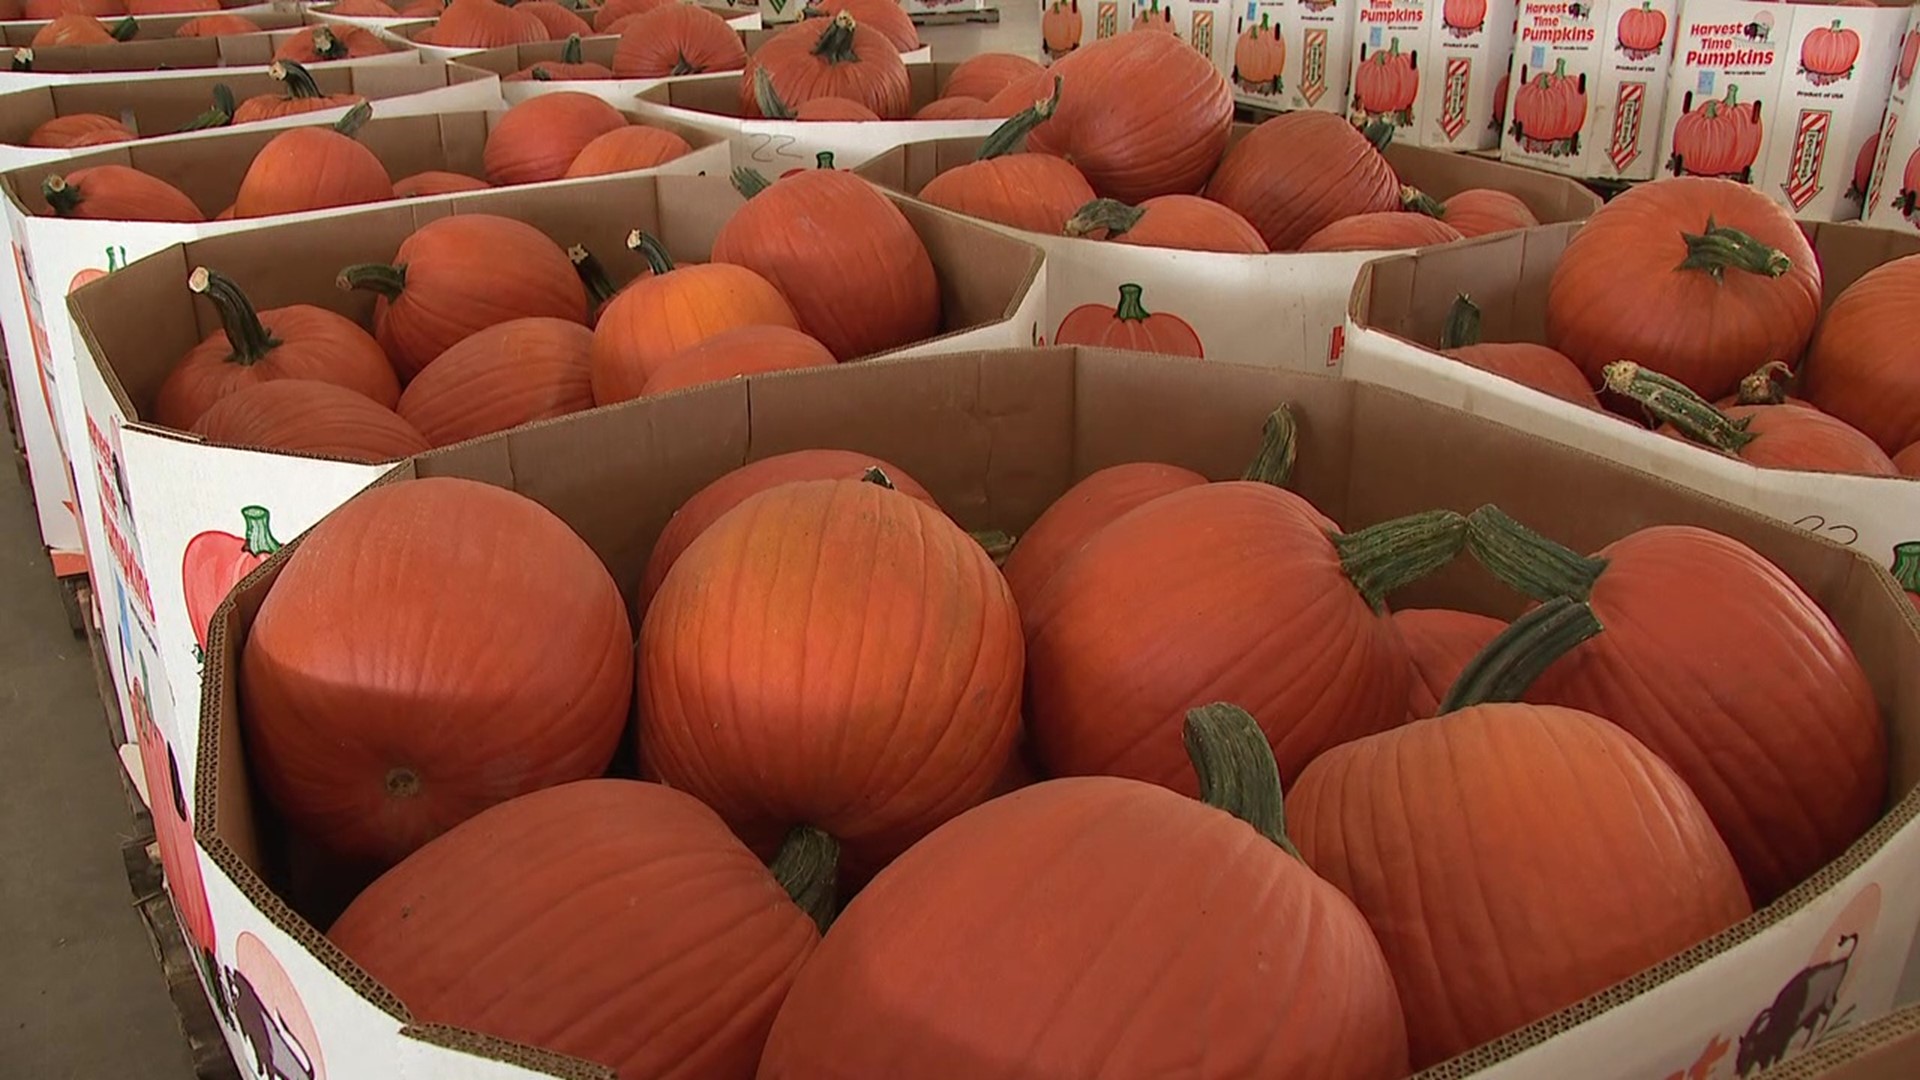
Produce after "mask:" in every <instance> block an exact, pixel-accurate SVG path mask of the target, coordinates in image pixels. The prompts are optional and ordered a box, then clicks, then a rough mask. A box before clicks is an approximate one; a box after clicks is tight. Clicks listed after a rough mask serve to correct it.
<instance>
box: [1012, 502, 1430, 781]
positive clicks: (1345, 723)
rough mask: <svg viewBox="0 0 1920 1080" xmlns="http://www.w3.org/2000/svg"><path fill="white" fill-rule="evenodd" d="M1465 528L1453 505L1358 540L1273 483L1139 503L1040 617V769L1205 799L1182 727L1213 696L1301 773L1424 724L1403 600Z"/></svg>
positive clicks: (1361, 534) (1036, 704)
mask: <svg viewBox="0 0 1920 1080" xmlns="http://www.w3.org/2000/svg"><path fill="white" fill-rule="evenodd" d="M1465 534H1466V528H1465V522H1464V521H1463V520H1462V519H1461V517H1460V516H1459V515H1458V514H1454V513H1452V512H1450V511H1433V512H1430V513H1427V514H1419V515H1414V516H1413V517H1410V518H1404V519H1399V520H1395V521H1389V522H1385V523H1382V524H1379V525H1375V526H1372V527H1371V528H1368V529H1363V530H1360V531H1358V532H1354V533H1341V532H1340V531H1338V529H1337V528H1336V527H1334V526H1333V524H1332V522H1330V521H1328V520H1327V519H1326V518H1325V517H1324V516H1323V515H1321V514H1320V512H1319V511H1318V510H1316V509H1314V507H1313V506H1312V505H1311V504H1310V503H1308V502H1307V501H1306V500H1305V499H1302V498H1301V497H1299V496H1298V495H1295V494H1293V493H1292V492H1290V491H1286V490H1284V489H1282V488H1279V487H1276V486H1274V485H1271V484H1266V483H1261V482H1258V481H1232V482H1226V483H1215V484H1206V485H1204V486H1199V487H1192V488H1186V489H1184V490H1180V491H1175V492H1173V493H1171V494H1168V495H1163V496H1161V497H1160V498H1158V499H1155V500H1153V501H1152V502H1149V503H1147V504H1145V505H1144V506H1141V507H1139V508H1138V509H1136V510H1134V511H1133V512H1132V513H1129V514H1127V515H1126V516H1125V517H1122V518H1120V519H1118V520H1116V521H1114V522H1112V523H1111V524H1109V525H1108V526H1107V527H1106V528H1104V529H1102V530H1100V531H1099V532H1098V533H1097V534H1095V535H1094V537H1093V538H1092V539H1091V540H1090V541H1088V542H1087V544H1086V546H1084V547H1082V548H1081V549H1080V552H1079V554H1078V555H1076V556H1075V557H1074V558H1073V559H1072V560H1070V561H1068V562H1067V563H1066V564H1065V565H1063V566H1061V567H1060V569H1059V570H1058V571H1057V572H1056V573H1055V574H1054V575H1053V580H1052V581H1051V582H1050V583H1049V584H1048V585H1047V587H1046V590H1045V591H1044V592H1043V593H1042V594H1041V595H1040V597H1039V598H1038V602H1037V603H1036V604H1035V605H1034V606H1033V607H1032V608H1031V609H1030V610H1029V611H1028V612H1027V613H1026V620H1027V627H1028V631H1029V634H1028V644H1027V663H1028V670H1029V673H1030V676H1031V677H1030V680H1029V685H1028V695H1027V722H1028V731H1029V733H1030V734H1031V735H1032V737H1033V740H1034V746H1035V747H1036V749H1037V750H1038V751H1039V756H1040V760H1041V761H1042V762H1044V763H1045V764H1046V766H1047V767H1048V770H1049V771H1050V772H1051V773H1053V774H1054V775H1097V774H1105V775H1113V776H1129V777H1133V778H1135V779H1139V780H1147V781H1150V782H1154V783H1160V784H1166V785H1168V786H1172V787H1174V788H1175V789H1176V790H1180V791H1184V792H1186V793H1187V794H1192V793H1193V792H1194V787H1193V780H1192V777H1191V776H1190V775H1188V774H1187V772H1186V770H1185V769H1184V768H1182V759H1181V756H1180V752H1179V751H1180V746H1179V742H1180V740H1179V717H1180V716H1181V715H1183V713H1184V712H1185V710H1187V709H1190V708H1194V707H1196V706H1197V705H1200V704H1205V703H1206V702H1207V701H1211V700H1232V701H1240V702H1246V703H1249V704H1250V705H1252V706H1253V708H1252V709H1251V711H1252V712H1253V714H1254V716H1255V717H1256V718H1257V719H1258V720H1259V721H1260V726H1261V728H1262V729H1263V730H1264V731H1266V733H1267V735H1268V737H1269V738H1270V739H1271V740H1272V743H1273V748H1274V753H1275V754H1276V755H1277V756H1278V757H1279V759H1280V771H1281V775H1282V776H1284V777H1288V778H1291V777H1293V776H1296V775H1298V773H1299V770H1300V768H1301V766H1303V765H1305V764H1306V763H1307V762H1308V761H1309V760H1311V759H1312V758H1313V757H1314V755H1315V754H1318V753H1319V752H1320V751H1322V750H1325V749H1326V748H1328V747H1330V746H1334V745H1336V744H1338V743H1341V742H1345V741H1347V740H1350V739H1354V738H1358V737H1359V736H1361V735H1365V734H1369V733H1371V732H1374V731H1381V730H1385V729H1386V728H1390V727H1394V726H1397V725H1399V724H1402V723H1404V722H1406V720H1407V719H1408V713H1407V702H1408V698H1409V694H1410V689H1409V685H1408V684H1409V681H1410V680H1411V679H1412V668H1411V665H1410V662H1409V661H1408V659H1407V652H1406V646H1405V644H1404V643H1403V642H1402V641H1401V640H1400V636H1399V633H1398V631H1396V630H1395V629H1394V627H1393V624H1392V623H1391V622H1390V621H1389V620H1388V618H1387V616H1386V613H1385V610H1384V602H1385V597H1386V596H1387V595H1388V594H1389V593H1390V592H1392V591H1393V590H1395V589H1397V588H1399V587H1401V586H1402V585H1405V584H1408V583H1410V582H1412V581H1414V580H1417V579H1418V578H1419V577H1421V576H1423V575H1425V574H1426V573H1428V572H1429V571H1431V570H1433V569H1435V568H1436V567H1438V566H1441V565H1444V564H1445V563H1446V562H1448V561H1450V560H1451V559H1452V558H1453V556H1454V555H1455V554H1457V553H1458V551H1459V549H1460V545H1461V544H1462V543H1463V542H1464V540H1465ZM1173 567H1178V568H1180V572H1179V573H1177V574H1169V573H1168V572H1167V571H1168V569H1169V568H1173ZM1149 568H1152V569H1151V570H1150V569H1149Z"/></svg>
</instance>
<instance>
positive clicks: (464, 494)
mask: <svg viewBox="0 0 1920 1080" xmlns="http://www.w3.org/2000/svg"><path fill="white" fill-rule="evenodd" d="M369 597H378V598H379V599H380V602H379V603H368V598H369ZM632 640H633V638H632V631H631V628H630V625H629V623H628V621H627V611H626V604H625V603H624V602H623V601H622V600H621V598H620V590H619V587H618V586H616V585H615V584H614V582H613V578H612V577H611V576H609V575H608V573H607V568H606V567H605V566H604V565H602V564H601V562H600V559H599V557H598V556H596V555H595V554H594V553H593V550H592V549H591V548H589V547H587V545H586V542H585V541H583V540H581V539H580V537H579V536H578V535H576V534H575V533H574V531H573V530H572V529H571V528H569V527H568V526H567V524H566V522H564V521H561V520H560V519H559V518H557V517H555V516H554V515H553V514H552V513H551V512H550V511H548V510H547V509H546V508H545V507H542V506H541V505H540V504H538V503H536V502H534V501H533V500H531V499H528V498H526V497H524V496H521V495H516V494H514V493H513V492H511V491H507V490H505V489H502V488H497V487H493V486H492V485H489V484H482V483H478V482H476V481H472V480H459V479H454V478H451V477H435V478H431V479H424V480H412V481H407V482H405V483H397V484H389V485H386V486H384V487H377V488H373V489H370V490H368V491H366V492H363V493H362V494H360V495H359V496H356V497H355V498H353V499H351V500H349V501H348V502H347V503H346V504H345V505H343V506H341V507H340V508H339V509H337V510H335V511H333V512H332V513H331V514H329V515H327V517H325V518H324V519H322V520H321V521H320V523H319V524H317V525H315V526H314V527H313V528H312V529H310V530H308V532H307V534H306V536H305V537H304V538H303V539H302V541H301V545H300V548H299V550H298V551H296V552H295V553H294V555H293V557H292V558H290V559H288V560H287V562H286V563H285V565H284V566H283V567H282V568H281V570H280V576H279V578H278V580H276V581H275V583H274V586H273V588H272V590H271V591H270V592H268V593H267V596H266V598H265V599H264V600H263V601H262V602H261V605H260V611H259V615H258V616H257V617H256V618H255V620H254V624H253V630H252V632H251V633H250V634H248V636H247V642H246V645H245V647H244V650H243V652H242V655H241V660H240V715H241V725H242V730H243V731H244V732H245V735H246V746H247V753H248V757H249V759H250V760H251V762H252V765H253V776H254V778H255V780H256V781H257V782H258V783H259V784H260V786H261V789H262V790H263V791H265V792H266V794H267V797H268V798H269V799H270V800H271V801H272V802H273V804H274V805H275V806H277V807H278V808H279V809H280V811H281V813H282V814H284V815H285V816H286V818H287V820H288V822H289V824H291V825H292V826H293V827H294V828H296V829H298V830H299V831H300V832H301V833H302V834H304V835H306V836H309V837H311V838H312V839H314V840H315V841H316V842H318V843H320V844H321V845H323V846H325V847H327V848H328V849H330V850H332V851H335V852H337V853H338V854H341V855H345V856H350V857H357V858H363V859H366V860H369V861H378V862H382V863H393V862H398V861H399V860H401V859H403V858H405V857H406V856H407V855H408V854H409V853H411V852H413V851H414V850H415V849H417V848H418V847H420V845H422V844H424V843H426V842H427V841H429V840H431V839H433V838H434V837H435V836H438V835H440V834H441V833H444V832H445V831H447V830H448V829H450V828H452V827H454V826H455V825H458V824H460V823H461V822H463V821H465V820H467V819H468V818H471V817H472V816H473V815H475V814H477V813H479V812H480V811H482V810H485V809H486V808H487V807H489V806H492V805H494V804H496V803H501V802H505V801H506V800H508V799H511V798H513V797H514V796H516V795H523V794H525V793H527V792H530V791H538V790H539V789H541V788H546V787H552V786H553V785H555V784H561V783H565V782H567V781H569V780H580V779H585V778H587V777H591V776H598V775H600V773H601V772H603V771H604V770H605V769H606V767H607V763H608V762H609V761H610V760H611V759H612V757H613V751H614V745H615V743H616V742H618V740H619V738H620V731H621V728H622V727H623V726H624V725H625V723H626V714H627V703H628V700H629V695H630V694H631V693H632V689H633V665H632V649H631V642H632ZM429 641H430V642H432V647H431V648H423V647H422V643H423V642H429Z"/></svg>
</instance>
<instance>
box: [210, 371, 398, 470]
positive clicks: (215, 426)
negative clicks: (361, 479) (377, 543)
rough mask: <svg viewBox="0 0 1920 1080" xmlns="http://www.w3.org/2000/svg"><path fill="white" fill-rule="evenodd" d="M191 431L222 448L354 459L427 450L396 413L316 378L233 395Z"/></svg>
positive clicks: (394, 457)
mask: <svg viewBox="0 0 1920 1080" xmlns="http://www.w3.org/2000/svg"><path fill="white" fill-rule="evenodd" d="M193 431H194V434H196V435H198V436H200V437H201V438H203V439H205V440H207V441H208V442H211V443H219V444H221V445H223V446H246V447H263V448H266V449H269V450H285V451H289V452H292V453H302V454H323V455H326V456H328V457H339V458H346V459H348V460H350V461H365V462H378V461H395V460H398V459H400V458H404V457H411V456H413V455H414V454H420V453H425V452H426V451H427V450H428V449H429V446H428V444H427V440H426V437H425V436H423V435H421V434H420V432H419V431H417V430H415V429H414V427H413V425H412V424H409V423H407V422H406V421H405V420H403V419H401V418H400V416H399V415H398V414H397V413H395V412H394V411H393V410H392V409H389V408H387V407H386V406H384V405H380V404H377V403H375V402H374V401H373V400H372V399H370V398H368V397H366V396H364V395H362V394H357V393H355V392H353V391H352V390H348V389H345V388H344V387H340V386H335V385H333V384H332V383H324V382H316V381H314V380H312V379H276V380H274V381H273V382H263V383H257V384H255V385H253V386H249V387H246V388H245V389H242V390H239V391H237V392H235V393H232V394H229V395H227V396H226V397H224V398H221V399H220V400H219V401H218V402H217V403H215V405H214V406H213V408H211V409H208V410H207V411H206V412H205V413H202V414H201V416H200V419H199V420H198V421H196V422H195V423H194V425H193Z"/></svg>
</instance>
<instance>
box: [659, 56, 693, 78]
mask: <svg viewBox="0 0 1920 1080" xmlns="http://www.w3.org/2000/svg"><path fill="white" fill-rule="evenodd" d="M699 70H700V69H698V68H696V67H694V66H693V65H692V64H689V63H687V57H686V54H685V53H682V54H680V55H679V56H678V57H677V58H675V59H674V61H673V68H672V70H670V71H668V72H667V74H669V75H692V74H694V73H696V72H697V71H699Z"/></svg>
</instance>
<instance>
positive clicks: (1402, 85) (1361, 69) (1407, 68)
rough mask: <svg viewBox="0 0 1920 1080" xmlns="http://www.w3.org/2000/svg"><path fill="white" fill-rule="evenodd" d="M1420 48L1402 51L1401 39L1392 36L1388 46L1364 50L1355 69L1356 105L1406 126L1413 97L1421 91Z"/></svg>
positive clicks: (1374, 115)
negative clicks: (1412, 50) (1371, 50)
mask: <svg viewBox="0 0 1920 1080" xmlns="http://www.w3.org/2000/svg"><path fill="white" fill-rule="evenodd" d="M1419 58H1420V54H1419V52H1418V51H1414V52H1404V53H1403V52H1401V51H1400V39H1399V38H1391V39H1389V42H1388V46H1387V48H1385V49H1380V48H1375V49H1374V50H1373V52H1371V53H1368V52H1366V51H1365V50H1364V48H1363V49H1362V51H1361V56H1360V63H1359V65H1358V66H1357V67H1355V68H1354V72H1353V107H1354V109H1355V110H1356V111H1358V112H1361V113H1364V114H1366V115H1367V116H1373V117H1387V116H1390V117H1393V118H1394V119H1395V121H1396V122H1397V123H1398V124H1399V125H1401V126H1403V127H1404V126H1406V125H1407V124H1410V123H1412V122H1413V100H1414V98H1416V97H1418V96H1419V94H1420V72H1419V70H1418V61H1419Z"/></svg>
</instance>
